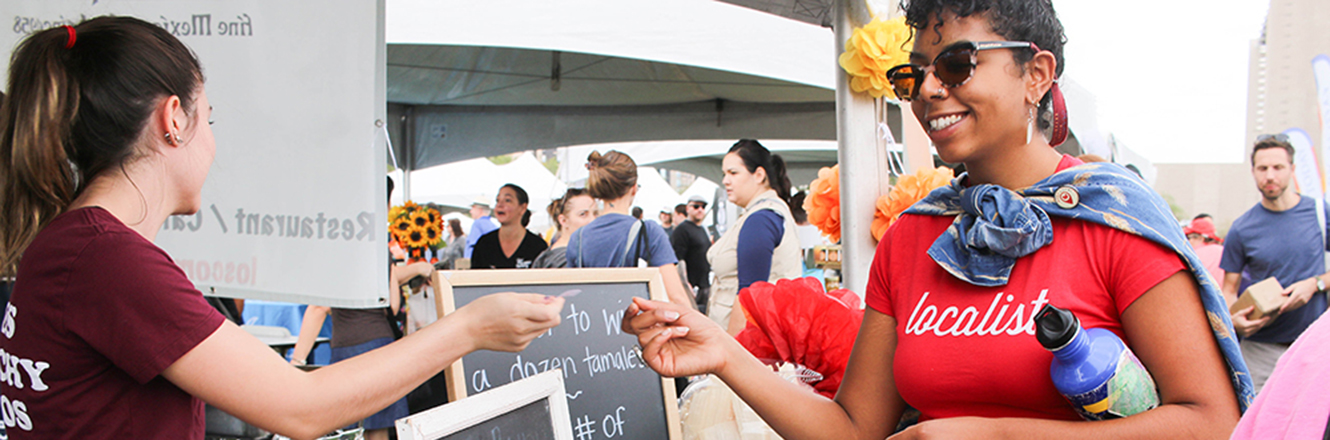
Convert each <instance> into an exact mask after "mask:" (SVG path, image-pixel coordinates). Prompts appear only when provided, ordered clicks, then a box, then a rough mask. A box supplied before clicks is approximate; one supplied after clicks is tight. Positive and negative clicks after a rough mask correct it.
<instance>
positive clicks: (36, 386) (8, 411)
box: [0, 303, 51, 431]
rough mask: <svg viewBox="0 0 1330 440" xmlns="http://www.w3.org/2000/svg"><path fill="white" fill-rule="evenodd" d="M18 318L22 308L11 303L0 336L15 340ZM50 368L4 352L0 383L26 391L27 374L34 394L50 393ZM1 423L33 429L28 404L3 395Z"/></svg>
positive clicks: (0, 397) (0, 355)
mask: <svg viewBox="0 0 1330 440" xmlns="http://www.w3.org/2000/svg"><path fill="white" fill-rule="evenodd" d="M15 316H18V308H16V307H14V304H13V303H10V304H9V306H8V307H6V308H5V319H4V322H3V323H0V334H3V335H5V338H6V339H8V338H13V337H14V317H15ZM50 366H51V364H50V363H47V362H42V361H33V360H32V359H24V358H21V357H19V356H18V355H15V354H13V353H9V352H6V351H5V350H4V349H0V383H3V384H5V386H6V387H8V388H16V389H20V390H21V389H23V386H24V383H23V377H24V376H25V374H24V373H27V374H26V377H27V378H28V386H30V387H32V390H33V391H46V390H47V389H48V388H49V387H47V386H46V382H42V372H44V371H46V369H47V368H49V367H50ZM8 388H7V389H8ZM0 420H2V421H3V422H4V425H5V428H9V429H12V428H14V427H18V428H19V429H22V430H24V431H31V430H32V419H31V418H29V417H28V405H27V404H25V403H23V402H21V401H18V400H10V399H9V396H5V395H0Z"/></svg>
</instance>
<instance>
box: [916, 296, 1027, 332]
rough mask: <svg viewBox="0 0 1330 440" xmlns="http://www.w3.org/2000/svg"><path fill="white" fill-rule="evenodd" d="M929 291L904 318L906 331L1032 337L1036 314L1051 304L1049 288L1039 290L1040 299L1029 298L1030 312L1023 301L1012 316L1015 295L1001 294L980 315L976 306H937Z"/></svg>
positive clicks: (994, 297)
mask: <svg viewBox="0 0 1330 440" xmlns="http://www.w3.org/2000/svg"><path fill="white" fill-rule="evenodd" d="M929 294H930V292H924V294H923V296H921V297H919V302H918V303H917V304H915V306H914V311H912V312H910V318H909V319H908V320H906V321H905V334H907V335H915V336H923V335H924V334H926V333H930V332H931V333H932V334H933V335H936V336H988V335H993V336H998V335H1001V334H1004V333H1005V334H1007V335H1011V336H1015V335H1019V334H1021V333H1025V334H1028V335H1031V336H1033V335H1034V315H1035V313H1038V312H1039V309H1041V308H1043V307H1044V304H1047V303H1048V289H1044V290H1042V291H1040V292H1039V298H1037V299H1035V300H1034V301H1030V310H1029V314H1028V315H1027V314H1026V313H1025V312H1026V310H1025V304H1023V303H1021V304H1016V308H1015V310H1012V311H1011V315H1007V311H1008V309H1009V308H1010V306H1011V305H1012V301H1014V300H1015V297H1014V296H1013V295H1009V294H1006V293H998V294H996V295H993V302H992V303H990V304H989V305H988V311H986V312H984V314H983V316H980V314H979V309H978V308H977V307H975V306H973V305H971V306H967V307H965V308H963V309H962V308H960V307H957V306H954V305H952V306H946V307H944V308H942V309H939V308H938V306H936V305H933V304H928V296H929ZM995 312H996V314H994V313H995ZM1004 318H1005V319H1004Z"/></svg>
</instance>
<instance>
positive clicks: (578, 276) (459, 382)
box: [432, 267, 683, 440]
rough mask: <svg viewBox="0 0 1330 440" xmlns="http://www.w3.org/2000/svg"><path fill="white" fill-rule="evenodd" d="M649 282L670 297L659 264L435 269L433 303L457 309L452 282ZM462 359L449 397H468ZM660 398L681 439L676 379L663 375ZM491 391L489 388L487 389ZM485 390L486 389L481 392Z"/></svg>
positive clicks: (655, 293) (451, 370)
mask: <svg viewBox="0 0 1330 440" xmlns="http://www.w3.org/2000/svg"><path fill="white" fill-rule="evenodd" d="M633 282H643V283H647V291H648V292H649V295H650V297H651V299H653V300H656V301H669V296H668V295H667V294H666V293H665V282H664V281H663V280H662V279H661V275H660V270H659V269H657V268H636V267H634V268H576V269H490V270H459V271H436V272H434V276H433V281H432V283H433V285H434V292H435V295H434V304H435V308H436V309H437V310H439V317H443V316H445V315H448V314H450V313H452V312H453V311H455V310H457V304H456V302H455V300H454V298H453V286H458V287H463V286H523V285H560V284H598V283H599V284H614V283H633ZM462 361H463V360H462V359H458V360H457V362H453V364H452V365H449V366H448V368H445V369H444V370H443V371H444V377H445V380H447V381H448V401H449V402H456V401H458V400H461V399H463V398H466V397H467V395H466V394H467V391H466V390H467V388H466V382H465V373H464V370H463V364H462ZM660 388H661V391H662V392H661V394H662V395H661V399H663V400H664V402H665V424H666V426H668V427H669V431H670V432H669V438H670V440H682V439H683V430H682V428H681V427H680V426H679V403H678V397H677V393H676V390H675V388H674V379H670V378H666V377H662V378H661V380H660ZM487 392H488V391H487ZM482 394H484V393H482Z"/></svg>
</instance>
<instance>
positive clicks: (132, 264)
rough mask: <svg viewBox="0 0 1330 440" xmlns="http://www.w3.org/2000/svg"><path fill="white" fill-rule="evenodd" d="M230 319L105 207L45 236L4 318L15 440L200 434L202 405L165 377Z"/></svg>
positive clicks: (59, 224)
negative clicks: (164, 375)
mask: <svg viewBox="0 0 1330 440" xmlns="http://www.w3.org/2000/svg"><path fill="white" fill-rule="evenodd" d="M223 320H224V318H223V317H222V315H221V314H220V313H217V311H216V310H215V309H213V308H212V307H210V306H209V305H208V303H207V302H206V301H204V299H203V296H202V294H200V293H199V291H198V290H197V289H195V288H194V285H193V283H190V281H189V279H188V278H186V277H185V273H184V272H182V271H181V270H180V268H179V267H177V266H176V265H175V262H173V261H172V260H171V257H170V256H168V255H166V252H164V251H162V250H161V249H160V248H158V247H157V246H155V245H153V244H152V243H151V242H149V241H148V240H146V239H144V238H143V236H141V235H139V234H138V233H137V232H134V231H133V230H131V229H129V228H128V227H126V226H125V225H124V224H122V223H120V221H119V220H117V219H116V218H115V217H114V216H112V215H111V213H109V212H107V211H105V210H103V209H101V208H85V209H78V210H74V211H70V212H67V213H64V214H61V215H60V216H58V217H56V218H55V219H54V220H52V221H51V224H49V225H47V226H46V228H45V229H42V231H41V232H40V233H38V234H37V237H36V239H34V240H33V242H32V244H31V245H30V246H29V247H28V249H27V250H26V251H25V253H24V255H23V260H22V261H21V263H20V264H19V269H18V276H17V277H16V279H15V284H14V294H13V298H12V300H11V302H10V303H9V307H8V308H7V309H6V310H5V315H4V320H3V323H2V324H0V350H3V351H2V352H0V376H3V379H0V394H2V395H3V399H0V420H3V422H4V425H5V427H6V428H7V431H8V434H9V438H12V439H28V438H34V439H66V438H67V439H102V438H104V439H127V438H133V439H189V438H192V439H201V438H203V428H204V421H203V403H202V402H201V401H200V400H198V399H195V398H194V397H193V396H190V395H189V394H188V393H186V392H184V391H182V390H181V389H180V388H178V387H176V386H175V385H174V384H172V383H171V382H170V381H167V380H166V379H165V378H163V377H162V376H161V372H162V371H163V370H165V369H166V367H168V366H170V365H171V364H172V363H175V361H176V360H177V359H180V357H181V356H183V355H184V354H185V353H187V352H189V350H190V349H192V348H194V347H195V346H197V345H198V344H199V343H200V342H202V341H203V340H204V339H205V338H207V337H208V336H209V335H211V334H212V333H213V332H214V331H216V330H217V328H218V327H219V326H220V325H221V324H222V321H223Z"/></svg>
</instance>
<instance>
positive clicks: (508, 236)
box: [471, 183, 549, 269]
mask: <svg viewBox="0 0 1330 440" xmlns="http://www.w3.org/2000/svg"><path fill="white" fill-rule="evenodd" d="M529 200H530V199H528V198H527V195H526V190H523V189H522V187H520V186H517V185H514V184H511V183H509V184H507V185H504V186H503V187H501V188H499V195H498V197H495V199H494V219H496V220H498V221H499V225H500V226H499V229H496V230H494V231H493V232H490V233H488V234H485V235H483V236H481V237H480V240H477V241H476V248H475V250H473V251H472V253H471V268H472V269H514V268H516V269H526V268H529V267H531V263H532V262H533V261H535V260H536V256H538V255H540V253H541V252H544V251H545V249H547V248H549V244H548V243H545V240H544V239H542V238H540V236H539V235H536V234H534V233H532V232H531V231H528V230H527V229H526V225H527V224H529V223H531V211H528V210H527V209H526V205H527V202H528V201H529Z"/></svg>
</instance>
